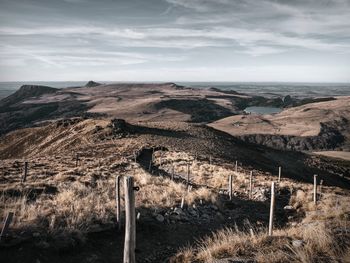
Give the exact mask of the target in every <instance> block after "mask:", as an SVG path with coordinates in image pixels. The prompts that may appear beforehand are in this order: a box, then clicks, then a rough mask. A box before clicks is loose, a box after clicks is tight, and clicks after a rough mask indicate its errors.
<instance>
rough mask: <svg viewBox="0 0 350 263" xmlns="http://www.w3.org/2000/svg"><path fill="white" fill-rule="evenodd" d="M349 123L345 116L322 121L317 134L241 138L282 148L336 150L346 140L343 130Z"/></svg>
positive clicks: (255, 135)
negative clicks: (334, 119)
mask: <svg viewBox="0 0 350 263" xmlns="http://www.w3.org/2000/svg"><path fill="white" fill-rule="evenodd" d="M348 124H349V121H348V120H347V119H345V118H342V119H341V120H336V121H332V122H328V123H323V122H321V123H320V125H321V129H320V133H319V134H318V135H317V136H292V135H273V134H249V135H242V136H239V138H240V139H242V140H243V141H245V142H249V143H255V144H261V145H265V146H268V147H272V148H276V149H280V150H293V151H312V150H334V149H337V148H339V147H341V146H343V145H344V143H345V142H346V137H345V136H344V135H343V134H342V132H341V131H342V130H345V129H346V127H348ZM343 148H346V149H347V148H348V145H347V144H346V145H345V147H343ZM348 150H350V149H348Z"/></svg>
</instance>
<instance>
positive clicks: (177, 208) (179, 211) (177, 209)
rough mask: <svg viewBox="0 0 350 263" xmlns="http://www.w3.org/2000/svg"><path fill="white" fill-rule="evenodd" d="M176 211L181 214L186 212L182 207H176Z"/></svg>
mask: <svg viewBox="0 0 350 263" xmlns="http://www.w3.org/2000/svg"><path fill="white" fill-rule="evenodd" d="M174 213H176V214H178V215H181V214H184V211H183V210H182V209H181V208H180V207H175V209H174Z"/></svg>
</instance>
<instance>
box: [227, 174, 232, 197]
mask: <svg viewBox="0 0 350 263" xmlns="http://www.w3.org/2000/svg"><path fill="white" fill-rule="evenodd" d="M228 194H229V197H230V200H232V174H230V175H229V180H228Z"/></svg>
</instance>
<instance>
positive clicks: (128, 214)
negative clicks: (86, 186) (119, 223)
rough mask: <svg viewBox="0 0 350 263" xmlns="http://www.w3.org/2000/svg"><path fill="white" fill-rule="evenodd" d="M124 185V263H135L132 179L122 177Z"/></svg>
mask: <svg viewBox="0 0 350 263" xmlns="http://www.w3.org/2000/svg"><path fill="white" fill-rule="evenodd" d="M124 184H125V242H124V260H123V262H124V263H135V262H136V259H135V248H136V220H135V194H134V178H133V177H130V176H127V177H124Z"/></svg>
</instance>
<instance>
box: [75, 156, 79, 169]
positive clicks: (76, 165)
mask: <svg viewBox="0 0 350 263" xmlns="http://www.w3.org/2000/svg"><path fill="white" fill-rule="evenodd" d="M78 162H79V153H76V155H75V167H78Z"/></svg>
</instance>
